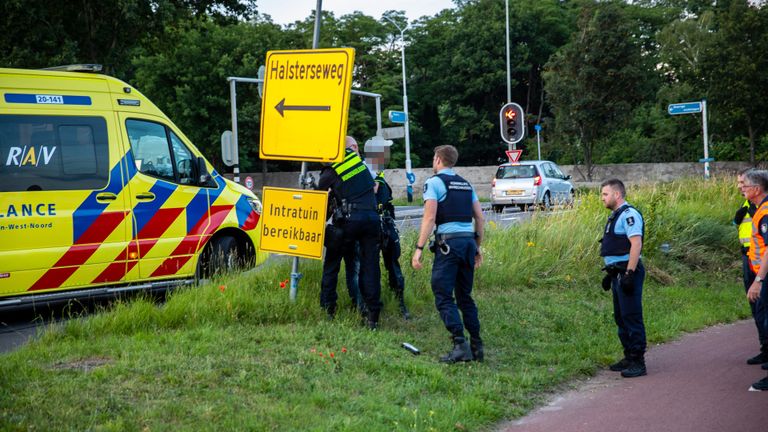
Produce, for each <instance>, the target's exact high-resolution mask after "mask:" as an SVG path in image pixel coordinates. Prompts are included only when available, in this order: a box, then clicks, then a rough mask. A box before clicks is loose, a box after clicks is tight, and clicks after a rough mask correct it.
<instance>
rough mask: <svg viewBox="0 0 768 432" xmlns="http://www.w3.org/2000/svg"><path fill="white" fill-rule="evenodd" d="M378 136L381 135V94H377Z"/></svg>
mask: <svg viewBox="0 0 768 432" xmlns="http://www.w3.org/2000/svg"><path fill="white" fill-rule="evenodd" d="M376 136H381V95H376Z"/></svg>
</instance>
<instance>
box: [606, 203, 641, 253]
mask: <svg viewBox="0 0 768 432" xmlns="http://www.w3.org/2000/svg"><path fill="white" fill-rule="evenodd" d="M613 232H614V233H616V234H617V235H622V234H626V235H627V238H630V237H635V236H642V235H643V217H642V216H641V215H640V212H638V211H637V210H635V209H634V207H630V208H629V209H625V210H622V212H621V214H619V219H618V220H617V221H616V226H615V227H614V230H613ZM603 259H604V260H605V264H606V265H610V264H615V263H617V262H622V261H629V254H626V255H619V256H606V257H603Z"/></svg>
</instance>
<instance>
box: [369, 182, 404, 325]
mask: <svg viewBox="0 0 768 432" xmlns="http://www.w3.org/2000/svg"><path fill="white" fill-rule="evenodd" d="M374 181H375V182H376V186H377V188H376V202H377V204H378V209H379V215H380V216H381V230H382V233H381V255H382V258H384V268H386V269H387V274H388V275H389V287H390V288H391V289H392V291H394V293H395V297H396V298H397V301H398V306H399V308H400V314H401V315H402V316H403V318H405V319H410V317H411V314H410V312H409V311H408V307H407V306H406V305H405V293H404V291H405V278H404V277H403V271H402V270H401V269H400V234H399V233H398V232H397V227H396V226H395V206H393V205H392V188H391V187H389V184H388V183H387V181H386V180H385V179H384V172H383V171H382V172H380V173H379V174H378V175H376V178H375V179H374Z"/></svg>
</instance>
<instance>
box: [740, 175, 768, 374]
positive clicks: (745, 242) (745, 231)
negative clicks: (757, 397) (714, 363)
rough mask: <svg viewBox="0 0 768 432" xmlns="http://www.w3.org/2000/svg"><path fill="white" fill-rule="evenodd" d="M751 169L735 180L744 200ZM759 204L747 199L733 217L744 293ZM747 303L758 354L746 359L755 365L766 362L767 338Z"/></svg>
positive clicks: (748, 282) (749, 281) (749, 277)
mask: <svg viewBox="0 0 768 432" xmlns="http://www.w3.org/2000/svg"><path fill="white" fill-rule="evenodd" d="M752 170H753V169H752V168H748V169H745V170H742V171H740V172H739V174H738V176H737V178H736V180H737V185H738V187H739V192H740V193H741V195H742V196H744V198H746V194H745V189H744V182H745V179H746V173H748V172H750V171H752ZM756 204H759V203H753V202H751V201H750V200H748V199H745V200H744V204H742V206H741V207H739V209H738V210H737V211H736V215H735V216H734V217H733V223H734V224H735V225H736V226H737V227H738V229H739V243H740V246H741V261H742V266H741V267H742V274H743V278H744V291H745V292H746V291H749V287H750V285H752V282H754V280H755V274H754V273H753V272H752V269H751V266H750V264H749V245H750V243H751V242H752V217H753V216H754V215H755V211H757V205H756ZM748 303H749V309H750V311H751V312H752V319H753V320H754V321H755V326H756V327H757V336H758V341H759V342H760V353H758V354H757V355H756V356H754V357H750V358H748V359H747V364H750V365H756V364H762V363H766V362H768V337H767V335H766V334H765V332H764V331H763V326H761V325H760V324H759V323H758V321H757V317H756V316H755V304H754V303H752V302H748Z"/></svg>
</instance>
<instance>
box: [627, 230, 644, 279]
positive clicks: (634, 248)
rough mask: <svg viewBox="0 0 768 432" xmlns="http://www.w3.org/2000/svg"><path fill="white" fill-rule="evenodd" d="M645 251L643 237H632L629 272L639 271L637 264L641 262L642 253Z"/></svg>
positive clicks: (630, 241)
mask: <svg viewBox="0 0 768 432" xmlns="http://www.w3.org/2000/svg"><path fill="white" fill-rule="evenodd" d="M642 250H643V236H639V235H636V236H632V237H630V238H629V262H628V263H627V271H635V270H637V263H639V262H640V253H641V251H642Z"/></svg>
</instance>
